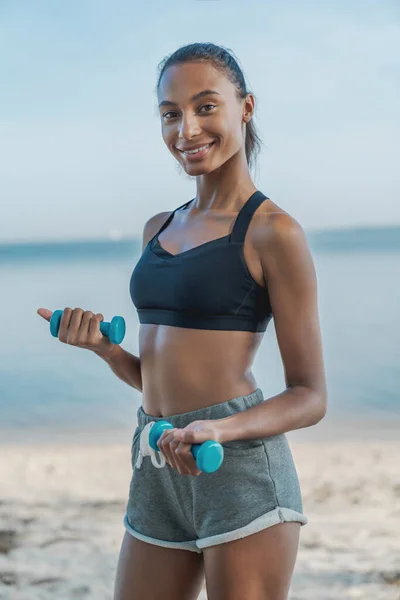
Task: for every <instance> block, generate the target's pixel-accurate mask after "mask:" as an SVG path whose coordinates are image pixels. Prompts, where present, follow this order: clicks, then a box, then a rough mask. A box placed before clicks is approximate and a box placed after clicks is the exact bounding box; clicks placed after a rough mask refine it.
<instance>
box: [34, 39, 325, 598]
mask: <svg viewBox="0 0 400 600" xmlns="http://www.w3.org/2000/svg"><path fill="white" fill-rule="evenodd" d="M157 94H158V103H159V114H160V119H161V127H162V136H163V139H164V141H165V143H166V145H167V148H168V149H169V151H170V152H171V153H172V155H173V156H174V158H175V159H176V160H177V161H178V163H179V165H181V166H182V168H183V169H184V171H185V172H186V173H187V174H188V175H189V176H191V177H194V178H195V179H196V196H195V197H194V198H193V199H192V200H190V201H189V202H186V203H185V204H184V205H182V206H179V207H178V208H176V209H175V210H173V211H172V212H163V213H160V214H157V215H155V216H153V217H152V218H150V219H149V220H148V222H147V223H146V225H145V227H144V233H143V252H142V255H141V257H140V260H139V261H138V263H137V265H136V266H135V268H134V271H133V273H132V278H131V283H130V292H131V296H132V300H133V302H134V304H135V306H136V308H137V310H138V316H139V321H140V323H141V326H140V333H139V355H140V356H139V357H136V356H133V355H131V354H129V353H128V352H126V351H125V350H123V349H122V348H121V347H120V346H113V345H111V344H110V343H108V341H107V338H104V337H103V336H102V335H101V333H100V332H99V322H100V320H101V319H102V315H93V313H90V312H89V311H86V312H83V311H82V310H81V309H74V310H72V309H70V308H68V309H65V311H64V315H63V318H62V321H61V326H60V333H59V339H61V340H62V341H68V343H78V341H77V340H79V345H81V346H82V345H85V344H86V345H85V347H88V348H89V349H91V350H93V351H95V352H96V353H97V354H98V355H99V356H101V357H102V358H103V359H105V360H106V361H107V362H108V364H109V365H110V367H111V368H112V369H113V371H114V372H115V373H116V375H117V376H118V377H120V378H121V379H123V380H124V381H126V382H127V383H128V384H130V385H132V386H133V387H134V388H136V389H138V390H140V391H141V392H142V394H143V397H142V406H141V407H140V408H139V410H138V427H137V429H136V431H135V433H134V436H133V442H132V468H133V474H132V480H131V486H130V494H129V500H128V503H127V509H126V514H125V517H124V524H125V528H126V532H125V536H124V539H123V542H122V547H121V552H120V557H119V563H118V568H117V576H116V582H115V596H114V600H153V599H156V598H157V600H158V599H161V598H162V599H163V600H194V599H196V598H197V597H198V594H199V591H200V588H201V585H202V582H203V580H204V576H205V581H206V587H207V595H208V599H209V600H239V599H240V600H243V599H244V598H245V599H246V600H284V599H286V598H287V594H288V590H289V587H290V581H291V577H292V573H293V570H294V565H295V560H296V555H297V549H298V542H299V532H300V528H301V526H302V525H305V524H306V523H307V517H306V516H305V515H304V514H303V508H302V496H301V490H300V486H299V481H298V478H297V473H296V468H295V465H294V462H293V458H292V454H291V451H290V448H289V445H288V441H287V438H286V435H285V432H287V431H290V430H294V429H299V428H302V427H309V426H311V425H315V424H316V423H318V422H319V421H320V420H321V419H322V418H323V416H324V415H325V413H326V409H327V390H326V381H325V373H324V364H323V355H322V344H321V334H320V326H319V317H318V308H317V283H316V275H315V269H314V265H313V261H312V257H311V255H310V251H309V249H308V245H307V242H306V238H305V235H304V232H303V230H302V228H301V226H300V225H299V223H298V222H297V221H296V220H295V219H294V218H293V217H291V216H290V215H289V214H288V213H287V212H285V211H284V210H283V209H282V208H280V207H279V206H277V205H276V204H275V203H274V202H272V201H271V200H270V199H269V198H267V197H266V196H265V195H264V194H263V193H262V192H261V191H259V190H257V188H256V186H255V185H254V183H253V181H252V179H251V176H250V172H249V169H250V167H251V165H252V162H253V160H254V156H255V153H256V151H257V148H258V147H259V138H258V135H257V132H256V129H255V126H254V122H253V116H254V109H255V98H254V95H253V94H252V93H250V92H249V91H248V90H247V89H246V84H245V81H244V76H243V73H242V71H241V69H240V67H239V66H238V63H237V61H236V60H235V59H234V57H233V56H232V54H231V53H230V52H229V51H228V50H227V49H225V48H221V47H219V46H215V45H214V44H200V43H196V44H190V45H188V46H185V47H182V48H180V49H178V50H177V51H176V52H174V53H173V54H172V55H171V56H169V57H168V58H167V59H165V60H164V61H163V62H162V63H161V65H160V72H159V79H158V83H157ZM50 314H51V313H50ZM42 316H45V315H44V313H43V314H42ZM47 316H48V315H47ZM272 317H273V318H274V324H275V330H276V335H277V340H278V344H279V350H280V353H281V356H282V361H283V366H284V373H285V380H286V389H285V390H284V391H283V392H282V393H280V394H278V395H276V396H274V397H272V398H267V399H264V397H263V393H262V391H261V390H260V388H258V387H257V384H256V381H255V378H254V376H253V374H252V371H251V366H252V362H253V360H254V355H255V353H256V351H257V349H258V347H259V345H260V343H261V340H262V337H263V334H264V332H265V330H266V328H267V325H268V323H269V321H270V320H271V318H272ZM160 419H166V420H168V421H170V422H171V423H172V425H173V429H170V430H168V431H166V432H164V433H163V435H162V437H161V438H160V441H159V443H158V446H159V448H160V452H157V451H154V450H152V449H151V448H150V446H149V445H148V433H149V429H150V428H151V427H152V425H153V423H154V422H156V421H157V420H160ZM206 440H216V441H219V442H220V443H221V444H222V445H223V447H224V460H223V463H222V465H221V467H220V468H219V469H218V470H217V471H215V472H214V473H201V472H200V471H199V469H198V468H197V465H196V463H195V461H194V459H193V456H192V454H191V451H190V448H191V444H194V443H201V442H204V441H206Z"/></svg>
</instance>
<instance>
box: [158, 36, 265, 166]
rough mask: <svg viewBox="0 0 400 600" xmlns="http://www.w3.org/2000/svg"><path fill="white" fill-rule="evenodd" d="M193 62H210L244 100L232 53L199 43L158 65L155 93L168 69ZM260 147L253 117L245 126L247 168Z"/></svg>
mask: <svg viewBox="0 0 400 600" xmlns="http://www.w3.org/2000/svg"><path fill="white" fill-rule="evenodd" d="M194 61H199V62H210V63H212V64H213V66H214V67H215V68H216V69H217V70H218V71H221V72H222V73H224V75H226V77H227V78H228V79H229V81H231V83H233V85H234V86H235V88H236V92H237V96H238V98H245V97H246V96H247V94H249V93H250V92H249V90H248V89H247V87H246V82H245V79H244V75H243V72H242V69H241V68H240V67H239V64H238V62H237V61H236V60H235V58H234V57H233V52H232V51H231V50H229V49H227V48H225V47H223V46H216V45H215V44H211V43H199V42H198V43H194V44H188V45H186V46H182V47H181V48H178V49H177V50H175V52H173V53H172V54H170V55H169V56H167V57H165V58H164V59H163V60H162V61H161V62H160V63H159V65H158V69H159V77H158V80H157V87H156V91H157V92H158V89H159V86H160V81H161V77H162V76H163V74H164V72H165V70H166V69H167V68H168V67H171V66H172V65H177V64H181V63H186V62H194ZM251 93H252V92H251ZM253 95H254V94H253ZM261 145H262V140H261V138H260V137H259V135H258V133H257V129H256V126H255V124H254V115H253V117H252V118H251V119H250V121H249V122H248V123H247V124H246V139H245V152H246V159H247V164H248V165H249V168H251V167H252V165H253V163H254V161H255V159H256V158H257V155H258V153H259V152H260V149H261Z"/></svg>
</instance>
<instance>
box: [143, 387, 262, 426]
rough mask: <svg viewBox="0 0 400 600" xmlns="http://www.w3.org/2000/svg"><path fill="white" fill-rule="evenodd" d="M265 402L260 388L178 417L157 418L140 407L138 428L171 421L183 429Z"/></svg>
mask: <svg viewBox="0 0 400 600" xmlns="http://www.w3.org/2000/svg"><path fill="white" fill-rule="evenodd" d="M263 400H264V394H263V392H262V390H261V389H260V388H257V389H256V390H254V392H251V394H248V395H247V396H237V397H236V398H231V399H230V400H226V401H225V402H220V403H219V404H212V405H211V406H205V407H204V408H199V409H197V410H191V411H189V412H185V413H179V414H177V415H169V416H168V417H155V416H153V415H149V414H147V413H145V412H144V410H143V408H142V406H139V409H138V411H137V420H138V426H139V427H140V428H142V427H144V426H145V425H147V423H150V422H151V421H164V420H165V421H169V422H170V423H171V424H172V425H173V426H174V427H177V428H183V427H186V426H187V425H189V423H191V422H192V421H197V420H203V419H222V418H224V417H229V416H230V415H233V414H235V413H237V412H240V411H244V410H247V409H248V408H251V407H252V406H255V405H256V404H259V403H260V402H262V401H263Z"/></svg>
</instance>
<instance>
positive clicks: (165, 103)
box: [158, 90, 221, 107]
mask: <svg viewBox="0 0 400 600" xmlns="http://www.w3.org/2000/svg"><path fill="white" fill-rule="evenodd" d="M211 94H217V96H220V95H221V94H220V93H219V92H216V91H215V90H203V91H202V92H197V94H194V96H192V97H191V98H190V102H195V101H196V100H198V99H199V98H202V97H203V96H210V95H211ZM158 106H159V107H161V106H178V105H177V103H176V102H172V101H171V100H162V101H161V102H160V104H159V105H158Z"/></svg>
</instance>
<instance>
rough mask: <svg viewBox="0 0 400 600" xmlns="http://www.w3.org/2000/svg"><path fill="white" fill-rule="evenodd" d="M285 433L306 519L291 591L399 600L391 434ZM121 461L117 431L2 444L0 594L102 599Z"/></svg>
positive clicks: (108, 582)
mask: <svg viewBox="0 0 400 600" xmlns="http://www.w3.org/2000/svg"><path fill="white" fill-rule="evenodd" d="M291 433H292V432H289V434H288V439H289V442H290V446H291V449H292V452H293V456H294V459H295V463H296V466H297V470H298V474H299V478H300V483H301V486H302V492H303V504H304V512H305V513H306V514H307V516H308V518H309V523H308V524H307V525H306V526H304V527H302V529H301V538H300V546H299V553H298V558H297V563H296V568H295V573H294V575H293V579H292V584H291V590H290V595H289V598H290V600H314V599H315V600H317V599H318V600H331V599H332V600H333V599H334V600H344V599H347V598H362V599H365V600H369V599H371V600H372V599H373V600H380V599H382V600H383V599H385V600H399V599H400V469H399V459H400V441H399V442H396V441H395V440H394V439H390V438H389V439H388V440H384V441H383V440H382V441H378V440H374V441H369V442H366V441H363V440H362V439H361V440H358V441H351V440H344V441H343V440H341V441H340V443H338V442H332V441H328V442H324V441H323V440H319V441H318V442H317V441H312V442H311V441H308V442H304V441H299V439H298V436H297V438H296V439H295V436H291ZM300 437H301V436H300ZM130 470H131V465H130V456H129V444H126V443H125V441H124V443H121V442H120V443H107V444H104V443H103V444H100V443H99V442H98V441H95V442H93V441H92V442H91V443H86V444H83V443H82V442H80V443H74V444H66V443H55V442H51V443H47V444H46V445H45V444H38V443H35V444H33V443H32V444H30V443H25V444H23V445H22V444H13V443H12V442H10V441H9V442H7V443H6V444H3V445H1V446H0V598H1V599H2V600H11V599H12V600H50V599H52V600H53V599H54V598H57V600H67V599H68V600H71V599H75V598H82V599H84V600H106V599H107V600H112V596H113V585H114V577H115V570H116V564H117V558H118V552H119V548H120V543H121V539H122V535H123V526H122V517H123V514H124V510H125V505H126V498H127V494H128V488H129V480H130ZM205 598H206V595H205V592H203V593H202V596H201V599H202V600H205ZM143 600H145V599H143ZM177 600H179V599H177Z"/></svg>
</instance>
